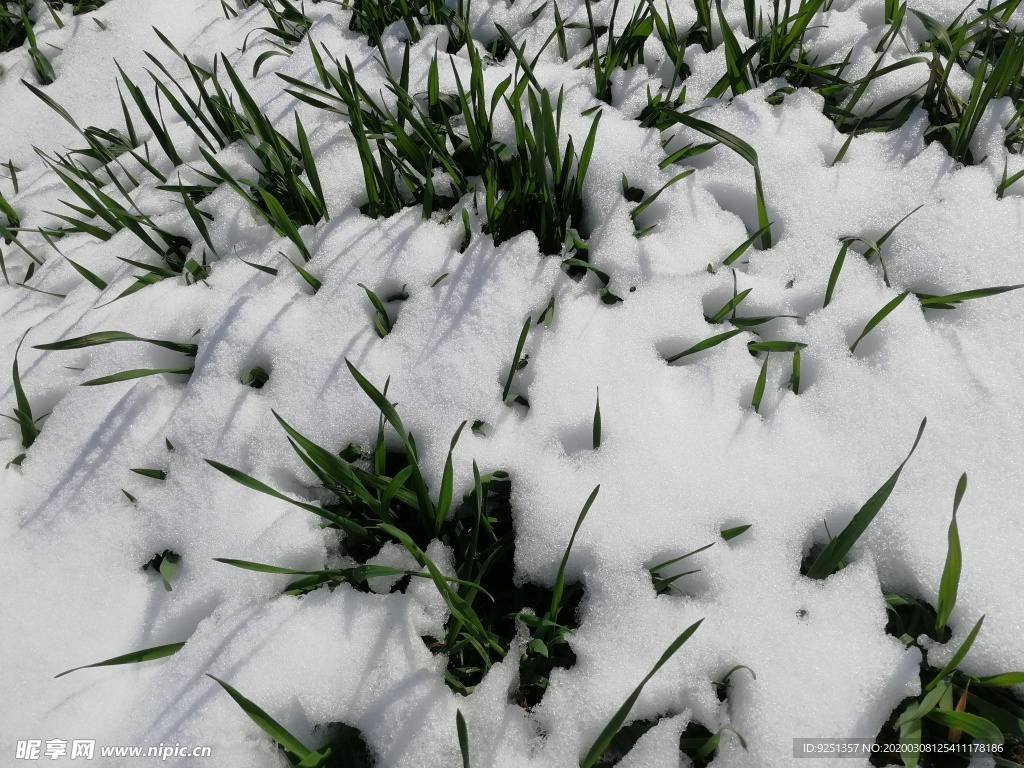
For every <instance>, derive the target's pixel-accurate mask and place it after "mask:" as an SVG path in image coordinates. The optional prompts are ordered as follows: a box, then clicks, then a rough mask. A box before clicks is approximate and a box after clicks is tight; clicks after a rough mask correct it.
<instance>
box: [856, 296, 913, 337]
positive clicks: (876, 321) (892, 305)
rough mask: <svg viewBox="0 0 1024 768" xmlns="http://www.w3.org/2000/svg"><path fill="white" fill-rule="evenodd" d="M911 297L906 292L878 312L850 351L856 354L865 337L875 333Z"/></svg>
mask: <svg viewBox="0 0 1024 768" xmlns="http://www.w3.org/2000/svg"><path fill="white" fill-rule="evenodd" d="M909 295H910V293H909V292H908V291H904V292H903V293H901V294H900V295H899V296H897V297H896V298H895V299H893V300H892V301H890V302H889V303H888V304H886V305H885V306H884V307H882V308H881V309H880V310H878V311H877V312H876V313H875V316H874V317H872V318H871V319H870V320H868V323H867V325H865V326H864V330H863V331H861V332H860V336H858V337H857V338H856V340H854V342H853V344H851V345H850V351H851V352H855V351H856V350H857V345H858V344H860V342H861V339H863V338H864V337H865V336H867V335H868V334H869V333H871V331H873V330H874V329H875V327H876V326H877V325H878V324H879V323H880V322H882V321H883V320H885V318H886V317H888V316H889V313H890V312H892V311H893V310H894V309H896V307H898V306H899V305H900V304H902V303H903V300H904V299H905V298H907V296H909Z"/></svg>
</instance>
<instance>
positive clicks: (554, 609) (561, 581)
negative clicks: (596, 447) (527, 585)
mask: <svg viewBox="0 0 1024 768" xmlns="http://www.w3.org/2000/svg"><path fill="white" fill-rule="evenodd" d="M600 490H601V486H600V485H597V486H595V487H594V490H593V491H591V492H590V496H589V497H588V498H587V501H586V503H585V504H584V505H583V510H582V511H581V512H580V515H579V517H577V518H576V527H575V528H573V529H572V536H570V537H569V545H568V546H567V547H566V548H565V554H564V555H562V562H561V563H559V565H558V575H557V576H556V577H555V588H554V589H553V590H552V592H551V608H550V609H549V611H548V619H550V620H551V621H555V620H556V619H557V618H558V613H559V611H561V610H562V594H563V593H564V591H565V566H566V565H568V563H569V553H570V552H571V551H572V545H573V543H575V541H576V534H577V533H579V530H580V526H581V525H583V521H584V519H586V517H587V512H589V511H590V507H591V506H592V505H593V504H594V500H595V499H596V498H597V494H598V492H599V491H600Z"/></svg>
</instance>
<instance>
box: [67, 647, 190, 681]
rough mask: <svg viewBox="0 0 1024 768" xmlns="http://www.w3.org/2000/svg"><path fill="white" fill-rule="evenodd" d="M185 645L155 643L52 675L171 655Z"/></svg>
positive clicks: (133, 662)
mask: <svg viewBox="0 0 1024 768" xmlns="http://www.w3.org/2000/svg"><path fill="white" fill-rule="evenodd" d="M184 647H185V643H170V644H168V645H157V646H154V647H153V648H146V649H144V650H141V651H132V652H131V653H126V654H124V655H123V656H115V657H114V658H112V659H107V660H106V661H97V662H96V663H95V664H83V665H82V666H80V667H74V668H73V669H69V670H66V671H64V672H61V673H60V674H59V675H54V679H55V680H56V679H57V678H58V677H64V675H69V674H71V673H72V672H77V671H78V670H80V669H90V668H92V667H114V666H118V665H120V664H135V663H137V662H140V661H151V660H152V659H162V658H164V657H165V656H172V655H174V654H175V653H177V652H178V651H180V650H181V649H182V648H184Z"/></svg>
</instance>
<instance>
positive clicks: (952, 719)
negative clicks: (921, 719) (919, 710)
mask: <svg viewBox="0 0 1024 768" xmlns="http://www.w3.org/2000/svg"><path fill="white" fill-rule="evenodd" d="M925 717H927V718H928V719H929V720H934V721H935V722H937V723H939V724H940V725H945V726H947V727H949V728H956V729H958V730H961V731H964V732H965V733H969V734H970V735H971V736H973V737H974V738H975V739H976V740H977V741H980V742H982V743H984V744H1002V743H1003V732H1002V731H1000V730H999V729H998V728H997V727H996V726H995V725H993V724H992V722H991V721H990V720H986V719H985V718H984V717H980V716H978V715H972V714H969V713H967V712H949V711H947V710H944V709H933V710H932V711H931V712H929V713H928V714H927V715H925Z"/></svg>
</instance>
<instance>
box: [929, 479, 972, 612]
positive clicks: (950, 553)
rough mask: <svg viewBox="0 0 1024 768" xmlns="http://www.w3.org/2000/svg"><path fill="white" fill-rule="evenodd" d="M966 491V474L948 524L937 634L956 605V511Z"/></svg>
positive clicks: (958, 565) (958, 556)
mask: <svg viewBox="0 0 1024 768" xmlns="http://www.w3.org/2000/svg"><path fill="white" fill-rule="evenodd" d="M966 491H967V473H966V472H964V473H963V474H962V475H961V476H960V482H958V483H957V484H956V494H955V495H954V497H953V519H952V520H951V521H950V523H949V533H948V534H947V542H948V544H947V549H946V564H945V565H944V566H943V568H942V581H940V582H939V602H938V606H937V608H936V612H935V629H937V630H938V631H939V632H941V631H942V630H943V628H945V626H946V622H947V621H949V616H950V614H951V613H952V612H953V606H954V605H956V593H957V588H958V586H959V584H960V568H961V565H962V562H963V561H962V557H961V552H960V531H959V529H958V528H957V524H956V511H957V510H958V509H959V508H960V502H961V501H962V500H963V498H964V493H965V492H966Z"/></svg>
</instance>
